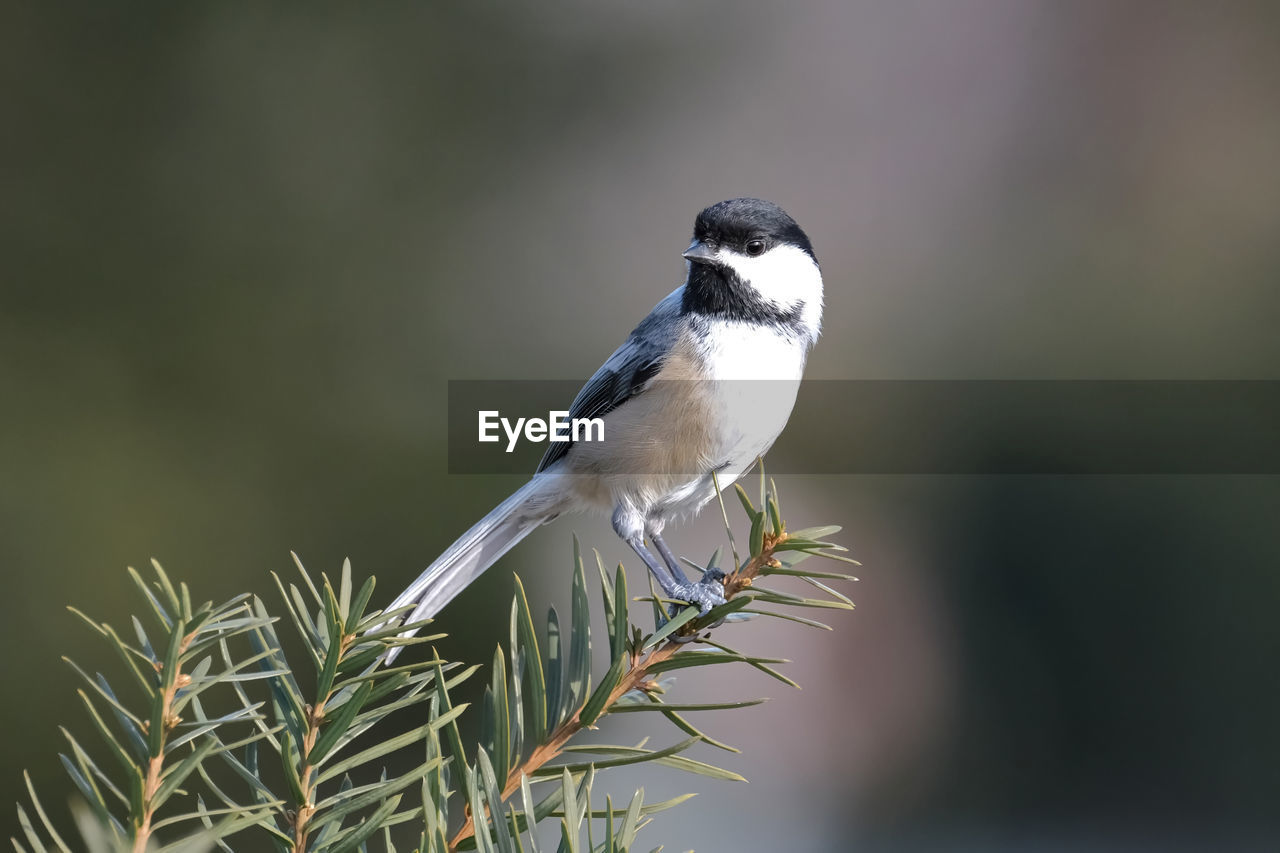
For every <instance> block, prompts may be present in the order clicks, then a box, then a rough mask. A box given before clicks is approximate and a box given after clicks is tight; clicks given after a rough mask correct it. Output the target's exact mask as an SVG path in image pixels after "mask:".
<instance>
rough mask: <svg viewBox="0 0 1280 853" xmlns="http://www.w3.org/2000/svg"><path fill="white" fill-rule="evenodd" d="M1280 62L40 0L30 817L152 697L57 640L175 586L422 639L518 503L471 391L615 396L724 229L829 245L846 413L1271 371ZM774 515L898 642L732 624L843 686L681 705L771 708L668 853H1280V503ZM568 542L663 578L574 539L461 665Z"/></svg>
mask: <svg viewBox="0 0 1280 853" xmlns="http://www.w3.org/2000/svg"><path fill="white" fill-rule="evenodd" d="M1278 36H1280V10H1278V9H1277V7H1276V6H1275V5H1274V4H1268V3H1261V2H1230V3H1219V4H1204V3H1194V2H1103V0H1082V2H1074V3H1054V2H1048V0H1039V1H1038V2H1037V0H957V2H945V0H933V2H923V0H902V2H875V3H871V2H841V0H820V1H819V2H792V3H786V4H782V3H776V4H766V3H758V2H757V3H750V4H746V3H735V2H700V3H687V2H685V3H676V2H670V0H657V2H649V3H632V4H609V5H608V7H607V8H606V7H603V6H601V4H596V3H587V2H582V1H581V0H577V2H564V3H557V4H547V3H542V4H515V3H495V2H471V3H437V4H425V3H422V4H412V5H410V4H400V5H398V6H397V7H396V8H385V9H381V10H376V11H375V10H373V9H371V8H368V7H364V6H361V7H356V6H335V7H332V8H330V7H320V6H316V5H311V4H309V5H308V6H307V7H305V8H304V7H301V6H298V7H293V8H276V7H271V6H267V5H264V4H248V3H220V4H123V5H120V4H113V8H107V7H105V6H103V5H100V4H89V3H84V4H36V3H18V4H6V5H5V7H4V9H3V11H0V68H2V69H3V70H2V71H0V106H2V109H3V116H4V121H3V129H2V130H0V176H2V185H3V198H4V202H3V204H0V217H3V227H2V228H0V247H2V248H0V264H2V265H3V267H2V271H0V401H2V402H0V405H2V406H3V418H0V566H3V572H4V575H5V578H6V581H7V583H8V584H9V587H8V589H7V592H6V595H5V597H4V604H3V605H2V606H0V612H2V613H3V619H0V626H2V627H0V632H2V633H0V641H2V642H3V646H4V648H5V650H6V651H5V653H4V654H3V656H0V677H2V678H3V683H4V685H5V693H6V695H7V697H8V701H6V702H4V710H3V715H4V721H5V730H6V731H7V732H8V733H9V734H8V736H6V737H4V738H3V739H0V766H2V767H3V774H2V775H0V803H3V802H13V801H14V800H16V799H18V798H19V796H20V795H21V794H20V790H21V784H22V783H21V770H22V769H23V768H28V769H29V770H30V771H31V772H32V775H33V778H34V780H35V782H36V784H37V786H38V787H39V788H40V790H41V791H42V792H43V793H44V798H45V802H46V804H48V803H53V804H54V805H55V806H60V805H61V798H62V797H63V795H64V793H65V792H67V791H69V789H70V786H69V785H68V783H67V782H66V779H65V777H64V776H63V775H62V770H61V768H60V767H59V766H58V762H57V759H56V757H55V754H56V752H57V751H58V750H59V749H61V748H62V747H61V741H60V737H59V735H58V732H57V728H56V726H57V725H58V724H65V725H68V726H69V727H70V728H71V729H72V731H75V732H78V733H82V734H84V733H87V732H88V731H89V725H88V723H87V721H86V719H85V718H84V715H83V712H82V710H81V709H80V708H79V707H78V706H77V705H76V702H75V700H74V696H73V693H72V691H73V690H74V687H75V680H74V678H73V676H72V673H71V672H70V671H69V670H68V668H67V667H66V666H65V665H63V664H62V663H61V662H60V660H59V656H60V655H62V654H68V655H70V656H72V657H73V658H75V659H77V660H78V661H80V662H82V663H83V664H85V665H86V666H87V667H91V668H104V669H107V670H108V671H112V672H114V671H115V670H114V668H113V667H114V666H115V663H114V661H113V660H112V659H111V657H110V656H109V654H108V653H107V652H106V650H105V649H104V648H99V647H98V645H97V644H96V643H95V642H94V640H93V639H92V638H91V637H90V636H89V633H88V631H87V629H85V628H83V627H82V626H80V625H79V624H78V623H77V622H76V621H75V620H74V619H73V617H71V616H70V615H69V614H67V613H66V611H65V610H64V606H65V605H67V604H75V605H77V606H79V607H81V608H83V609H85V610H87V611H88V612H89V613H90V614H92V615H94V616H96V617H99V618H101V619H104V620H106V621H108V622H112V623H115V624H120V623H124V622H127V617H128V614H130V613H132V612H135V611H136V610H137V609H138V604H137V601H136V599H135V598H134V595H135V594H134V592H133V591H132V587H131V584H130V583H129V582H128V579H127V576H126V574H125V571H124V568H125V566H127V565H133V566H139V567H144V566H145V564H146V562H147V561H148V560H149V559H150V558H152V557H155V558H158V559H159V560H160V561H161V562H162V563H163V564H164V565H165V566H166V568H167V569H168V570H169V572H170V573H171V574H172V575H173V576H175V577H176V578H178V579H182V580H185V581H187V582H188V583H189V584H191V585H192V587H193V588H194V590H195V592H196V594H197V595H198V596H199V597H200V598H215V599H221V598H226V597H229V596H231V595H233V594H236V593H239V592H242V591H249V590H252V591H256V592H258V593H260V594H262V595H264V597H267V598H268V600H273V597H274V595H275V593H274V591H273V585H272V583H271V580H270V575H269V572H270V571H273V570H274V571H277V572H281V573H287V572H289V571H290V570H291V561H290V558H289V551H290V549H293V550H296V551H297V552H298V554H299V555H300V557H301V558H302V560H303V561H304V562H305V563H306V564H307V566H308V567H309V568H311V569H313V570H327V571H331V572H332V571H335V570H337V569H338V568H339V566H340V565H341V561H342V559H343V558H344V557H348V556H349V557H350V558H351V559H352V561H353V563H354V565H355V568H356V571H357V573H358V574H361V575H364V574H370V573H373V574H376V575H377V576H378V580H379V587H378V589H379V595H380V596H382V597H383V598H384V600H385V599H386V598H389V597H390V596H391V595H393V594H394V592H396V591H398V589H399V588H400V586H401V585H402V584H404V583H406V582H408V580H410V579H411V578H412V577H414V576H415V575H416V574H417V573H418V572H419V571H420V570H421V569H422V568H423V567H425V566H426V564H427V563H429V562H430V560H431V559H432V558H433V557H434V556H435V555H436V554H438V553H439V552H440V551H441V550H442V549H443V548H444V547H445V546H446V545H447V544H448V543H449V542H451V541H452V540H453V538H454V537H455V536H456V535H457V534H458V533H460V532H461V531H462V530H463V529H465V528H466V527H467V526H468V525H470V524H471V523H472V522H473V521H474V520H475V519H476V518H478V517H479V516H480V515H482V514H483V513H484V512H486V511H487V510H488V509H489V508H490V507H491V506H492V505H493V504H495V503H496V502H497V501H499V500H500V499H501V498H502V497H505V496H506V494H507V493H508V492H509V491H510V490H511V489H513V488H514V487H515V486H516V485H518V483H519V482H520V480H519V479H518V478H514V477H499V476H488V477H482V476H449V475H448V474H447V473H446V469H447V464H446V463H447V460H446V448H445V445H444V430H445V422H446V419H445V412H444V411H443V401H444V396H445V388H446V381H447V380H449V379H486V378H503V379H508V378H520V379H549V378H554V379H566V378H585V377H586V376H588V375H589V374H590V373H591V372H592V371H593V370H594V369H595V368H596V366H597V365H598V364H599V363H600V361H601V360H602V359H603V358H604V357H605V356H606V355H607V354H608V353H609V352H610V351H612V349H613V348H614V346H616V345H617V343H618V342H619V341H620V340H621V339H622V337H623V336H624V335H625V334H626V332H627V331H628V330H629V329H630V328H631V326H632V325H633V324H634V322H635V321H636V320H637V319H639V318H640V317H642V316H643V315H644V313H645V312H646V311H648V310H649V308H650V307H651V306H652V305H653V303H655V302H656V301H657V300H658V299H659V298H660V297H661V296H663V295H664V294H666V293H667V292H668V291H669V290H670V289H671V288H672V287H674V286H675V285H676V284H678V283H679V280H680V276H681V275H682V262H681V260H680V257H679V253H680V251H681V250H682V249H683V248H684V246H685V245H686V243H687V240H688V235H689V232H690V229H691V226H692V222H693V217H694V214H695V213H696V212H697V211H698V210H699V209H700V208H701V207H702V206H704V205H707V204H709V203H712V202H715V201H718V200H720V199H722V198H726V197H731V196H736V195H757V196H762V197H765V198H769V199H773V200H775V201H777V202H779V203H781V204H782V205H783V206H784V207H786V208H787V209H788V210H789V211H790V212H791V213H793V214H794V215H795V217H796V218H797V219H798V220H799V221H800V223H801V224H802V225H803V227H804V228H805V229H806V230H807V231H808V233H809V235H810V236H811V237H812V239H813V243H814V245H815V248H816V250H817V253H818V256H819V259H820V260H821V261H822V263H823V269H824V273H825V277H826V282H827V298H828V304H827V313H826V324H825V334H824V337H823V340H822V341H821V343H820V344H819V346H818V348H817V350H816V351H815V353H814V355H813V358H812V360H811V362H810V369H809V376H810V377H811V378H823V379H846V378H857V379H912V378H927V379H984V378H1028V379H1038V378H1095V379H1107V378H1125V379H1160V378H1188V379H1195V378H1202V379H1214V378H1266V379H1276V378H1280V338H1278V336H1277V335H1276V332H1275V324H1276V320H1277V317H1280V287H1277V281H1278V279H1280V239H1277V235H1280V162H1278V160H1280V158H1278V156H1277V155H1278V154H1280V109H1277V104H1280V101H1278V100H1277V92H1278V91H1280V39H1278ZM813 428H814V427H813V426H812V425H811V424H806V423H803V422H798V421H793V422H792V424H791V425H790V427H789V430H790V431H792V432H793V433H797V434H800V435H801V436H803V434H804V433H805V431H806V429H813ZM778 485H779V488H780V489H781V491H782V494H783V497H784V501H785V504H784V505H785V507H786V509H787V514H788V516H790V518H791V520H792V522H793V524H794V525H797V526H804V525H809V524H826V523H839V524H843V525H844V526H845V531H844V533H842V534H840V538H841V541H842V542H844V543H845V544H847V545H849V546H850V547H851V549H852V551H853V553H854V556H856V557H857V558H859V559H860V560H861V561H862V562H863V563H864V567H863V568H862V569H861V570H860V571H859V574H860V576H861V578H862V581H861V583H860V584H858V585H857V587H856V588H855V589H854V598H855V600H856V601H857V603H858V609H857V610H856V611H855V612H853V613H851V614H842V615H838V616H837V617H836V618H835V620H834V624H835V629H836V630H835V632H834V633H833V634H825V633H821V634H820V633H818V632H811V631H808V630H807V629H804V628H801V627H799V626H786V627H784V624H785V623H778V624H768V625H765V624H760V623H753V624H752V625H749V626H739V627H736V628H733V629H732V631H733V634H734V642H733V644H735V645H740V646H743V647H745V648H747V649H755V650H761V651H763V650H768V651H769V652H774V653H781V654H784V655H785V656H786V657H789V658H792V659H794V660H795V661H796V663H795V664H794V665H793V666H792V667H790V669H789V670H788V672H789V674H790V675H792V677H794V678H796V679H797V680H798V681H799V682H800V683H801V684H803V685H804V690H803V691H801V692H796V691H789V692H784V688H782V687H781V686H780V685H778V684H777V683H775V682H772V681H768V680H766V679H765V678H763V677H760V678H753V677H752V676H751V675H750V674H748V673H742V672H732V673H725V674H724V675H723V676H722V678H723V679H724V680H723V681H720V682H713V681H708V682H706V683H698V684H694V683H690V679H688V678H686V679H684V681H683V682H681V683H680V684H679V685H678V688H677V689H678V690H681V691H683V692H682V693H681V695H682V697H684V696H687V697H690V698H691V699H692V698H697V697H706V696H716V697H717V698H723V697H724V696H725V695H726V694H728V695H733V696H740V697H743V698H747V697H750V696H755V695H769V696H772V697H773V699H772V701H770V702H769V703H767V704H766V705H764V706H761V707H757V708H753V709H750V710H746V711H738V712H734V713H729V714H725V715H723V718H722V719H721V720H719V721H716V720H708V719H704V722H705V723H706V725H707V726H708V728H710V729H711V731H713V732H714V733H715V734H717V736H719V737H721V738H722V739H724V740H727V741H729V742H731V743H735V744H737V745H739V746H741V747H743V748H744V752H743V754H742V755H741V756H728V757H727V758H723V756H721V755H710V754H708V755H704V756H702V757H707V758H715V759H722V760H724V762H725V764H726V766H728V767H730V768H731V769H734V770H736V771H739V772H741V773H743V774H745V775H746V776H748V777H749V778H750V779H751V782H750V784H749V785H732V784H728V783H716V782H708V781H706V780H702V779H700V778H697V777H682V776H680V775H679V774H677V773H675V772H674V771H673V772H671V773H670V774H665V775H664V774H662V773H654V774H652V775H640V774H630V775H628V774H626V773H622V772H615V775H614V777H613V781H612V784H613V786H614V787H615V788H616V789H617V790H623V791H626V790H630V789H631V788H632V787H633V786H634V785H635V784H641V783H643V784H645V785H646V788H647V791H648V794H649V796H650V797H657V796H660V795H666V794H670V793H679V792H683V791H690V790H700V791H701V792H702V793H701V794H700V796H699V797H698V798H697V800H696V801H695V802H696V804H697V805H696V807H694V806H687V807H684V808H681V809H677V810H675V811H672V812H668V813H665V814H663V815H661V816H659V817H658V819H657V820H656V822H655V823H654V824H653V825H652V826H651V827H650V828H649V829H647V830H646V831H645V832H644V833H643V835H642V840H643V841H644V842H646V843H647V844H649V845H651V846H656V845H658V844H659V843H662V844H666V845H667V849H672V850H686V849H690V848H696V849H698V850H703V851H708V850H733V849H751V850H771V849H788V850H797V851H827V850H836V849H840V850H844V849H850V850H867V851H882V850H883V851H891V850H892V851H897V850H922V851H929V850H1022V849H1052V850H1077V849H1089V850H1098V849H1109V850H1153V849H1160V850H1169V849H1188V850H1207V849H1214V850H1236V849H1239V850H1250V849H1275V848H1276V846H1277V844H1280V811H1278V810H1277V801H1278V797H1280V727H1277V724H1276V722H1277V720H1280V667H1277V660H1278V659H1280V657H1278V656H1280V627H1277V617H1276V613H1277V608H1278V606H1280V571H1278V570H1277V569H1278V568H1280V567H1278V566H1277V555H1278V554H1280V547H1278V543H1277V525H1276V518H1277V512H1278V511H1280V479H1278V478H1276V477H1274V476H1273V477H1261V476H1256V477H1248V476H1242V477H1154V476H1153V477H1081V478H1066V477H994V476H993V477H943V476H938V477H930V476H909V477H908V476H896V477H895V476H842V477H834V476H792V477H785V478H781V479H780V481H779V484H778ZM712 516H713V514H712V513H707V514H705V515H704V517H703V518H701V519H700V520H699V521H698V522H697V523H695V524H693V525H691V526H686V527H684V528H682V529H681V530H679V531H677V532H676V534H675V536H674V542H675V544H676V546H677V548H678V549H681V550H684V551H685V552H687V553H690V554H693V555H702V554H706V553H708V552H709V551H710V550H711V548H712V547H714V546H715V545H716V544H718V542H719V541H720V539H721V537H722V536H723V532H722V531H721V530H720V528H719V526H718V524H717V521H716V519H715V518H714V517H712ZM573 531H576V532H578V533H579V535H581V536H582V537H583V538H584V540H585V542H586V543H587V544H589V545H591V546H595V547H598V548H600V550H601V551H602V553H603V554H604V555H605V559H606V560H607V561H613V560H618V559H626V560H627V561H628V562H629V563H631V562H634V561H633V560H632V559H631V557H630V555H629V554H627V553H625V552H624V548H623V546H622V545H621V543H619V542H618V541H617V540H616V539H615V538H614V537H613V535H612V533H611V532H610V530H609V528H608V525H607V523H606V522H604V521H603V520H597V519H573V520H564V521H561V522H558V523H556V524H554V525H552V526H550V527H547V528H543V529H542V530H540V531H538V532H537V533H536V534H535V535H534V536H533V537H531V538H530V539H529V540H527V541H526V543H525V544H524V545H522V546H521V547H520V548H518V549H517V550H516V551H515V552H514V553H513V554H512V555H510V556H509V557H508V558H507V559H505V560H504V561H503V562H502V563H501V564H499V566H498V567H497V568H495V569H494V570H492V571H491V572H490V573H489V574H488V575H487V576H486V577H485V578H484V580H483V581H482V582H481V583H478V584H476V585H475V586H474V587H473V588H472V589H471V590H469V591H468V593H467V594H466V595H464V596H463V597H462V598H461V599H459V600H458V601H457V602H455V604H454V605H453V607H451V608H450V610H449V611H447V612H446V613H445V614H444V617H443V618H442V620H441V623H442V628H443V629H444V630H448V631H450V632H451V633H452V636H451V637H450V639H449V640H448V641H447V642H446V644H445V645H444V647H443V648H442V651H443V652H444V653H445V655H446V656H449V657H454V658H461V659H487V658H488V657H489V656H490V655H491V654H492V648H493V645H494V643H495V642H497V641H498V640H499V639H502V638H503V637H505V627H504V626H505V624H506V622H505V620H506V614H507V608H508V606H509V601H510V598H509V595H510V589H511V581H510V573H511V571H512V570H519V571H520V572H521V575H522V576H523V577H524V578H525V581H526V584H528V585H530V587H531V596H532V598H533V600H534V606H535V609H543V608H545V607H546V606H547V605H548V604H549V603H553V602H555V603H559V604H560V605H561V607H562V608H563V607H565V606H566V605H567V598H568V588H569V580H568V579H569V572H568V566H569V547H570V533H571V532H573ZM722 639H726V640H727V639H728V638H724V637H722ZM623 722H626V723H627V725H622V724H621V722H620V723H619V724H618V725H616V726H615V725H614V723H613V722H612V721H609V725H610V726H614V727H613V728H610V729H607V730H606V731H605V732H603V733H602V736H604V737H605V739H606V740H609V741H611V742H627V741H632V740H635V739H638V738H639V737H640V736H642V735H643V733H644V731H643V730H641V729H639V728H638V727H632V728H628V725H630V720H629V719H628V720H626V721H623ZM15 733H16V734H15ZM675 734H676V733H675V732H673V733H672V737H673V738H674V737H675ZM9 814H10V816H11V817H10V819H12V814H13V813H12V811H10V812H9ZM15 828H16V825H14V826H10V827H9V828H6V829H5V830H4V831H3V833H0V834H2V835H7V834H9V833H10V832H12V831H14V829H15ZM233 843H234V842H233ZM237 849H241V848H240V847H237ZM244 849H251V848H250V847H245V848H244ZM646 849H647V848H646Z"/></svg>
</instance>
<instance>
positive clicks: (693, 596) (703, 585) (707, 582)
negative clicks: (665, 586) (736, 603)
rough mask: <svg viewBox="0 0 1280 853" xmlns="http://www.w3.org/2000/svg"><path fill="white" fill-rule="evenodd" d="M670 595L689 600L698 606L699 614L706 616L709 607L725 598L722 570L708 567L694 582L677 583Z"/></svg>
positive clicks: (722, 602) (714, 605)
mask: <svg viewBox="0 0 1280 853" xmlns="http://www.w3.org/2000/svg"><path fill="white" fill-rule="evenodd" d="M671 597H672V598H675V599H678V600H680V601H687V602H689V603H690V604H692V605H694V606H696V607H697V608H698V611H699V614H700V615H702V616H706V615H707V614H708V613H709V612H711V608H713V607H716V606H718V605H721V604H724V603H725V601H726V600H727V599H725V597H724V572H722V571H720V570H719V569H710V570H708V571H707V572H706V573H705V574H704V575H703V576H702V578H701V579H700V580H698V581H696V582H695V583H677V584H676V585H675V587H674V588H673V589H672V590H671Z"/></svg>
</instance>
